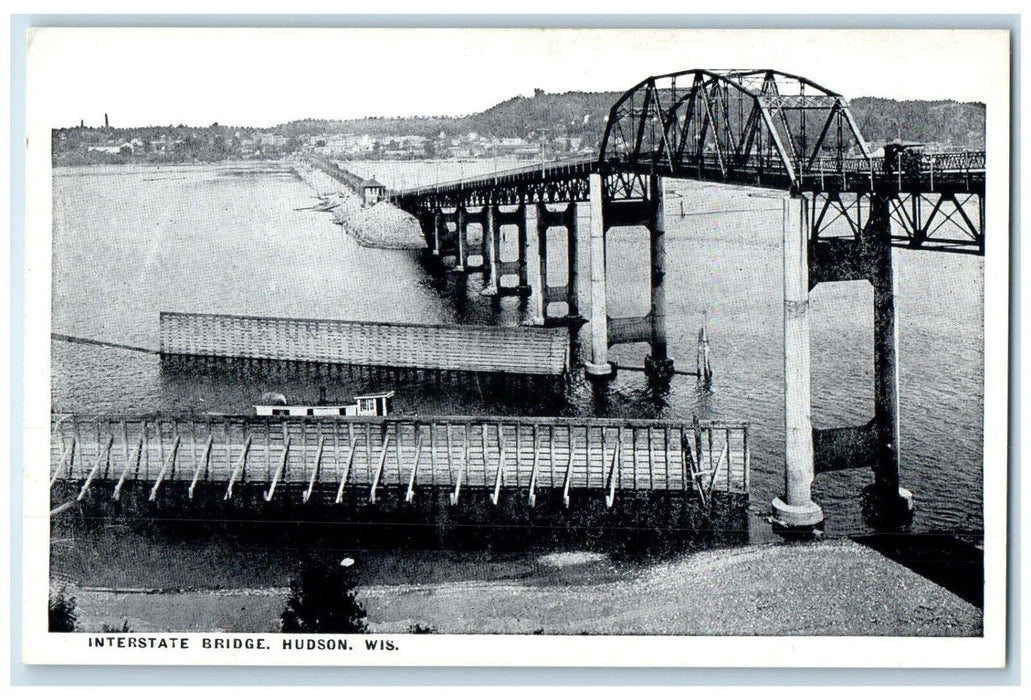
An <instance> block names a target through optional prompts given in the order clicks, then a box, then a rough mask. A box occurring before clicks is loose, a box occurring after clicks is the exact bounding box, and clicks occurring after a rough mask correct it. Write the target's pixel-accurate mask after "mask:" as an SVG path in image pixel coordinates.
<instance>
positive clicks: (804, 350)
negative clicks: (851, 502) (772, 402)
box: [773, 197, 823, 531]
mask: <svg viewBox="0 0 1031 700" xmlns="http://www.w3.org/2000/svg"><path fill="white" fill-rule="evenodd" d="M804 207H805V200H804V199H802V198H801V197H788V198H785V199H784V201H783V211H782V226H783V241H784V249H783V250H784V260H783V262H784V428H785V445H784V447H785V449H784V459H785V463H784V496H783V497H781V498H775V499H773V518H774V522H775V524H776V525H779V526H780V527H782V528H786V529H788V530H792V531H812V530H813V529H815V528H817V527H818V526H819V525H820V524H821V523H822V522H823V509H822V508H821V507H820V506H819V505H818V504H817V503H815V502H814V501H813V498H812V485H813V478H814V476H815V471H814V467H813V464H814V461H813V423H812V416H811V405H812V401H811V393H810V376H809V368H810V346H809V254H808V235H807V234H808V228H809V227H808V226H807V225H806V211H805V208H804Z"/></svg>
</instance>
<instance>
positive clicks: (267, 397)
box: [254, 387, 394, 417]
mask: <svg viewBox="0 0 1031 700" xmlns="http://www.w3.org/2000/svg"><path fill="white" fill-rule="evenodd" d="M393 398H394V392H393V391H382V392H379V393H375V394H363V395H361V396H355V397H354V400H353V401H350V402H342V403H336V402H330V401H328V400H327V399H326V389H325V388H324V387H323V388H321V389H319V401H318V403H317V404H315V405H314V406H312V405H306V404H291V403H288V402H287V400H286V397H285V396H283V394H276V393H266V394H262V396H261V399H260V401H259V403H256V404H254V412H255V414H256V415H259V416H319V417H323V416H385V415H388V414H389V413H390V403H391V400H392V399H393Z"/></svg>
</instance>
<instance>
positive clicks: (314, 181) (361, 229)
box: [290, 163, 426, 250]
mask: <svg viewBox="0 0 1031 700" xmlns="http://www.w3.org/2000/svg"><path fill="white" fill-rule="evenodd" d="M290 167H291V168H292V169H293V171H294V172H295V173H296V174H297V176H298V177H299V178H300V179H301V180H303V181H304V182H305V183H306V184H307V185H308V186H309V187H311V188H312V190H314V192H315V195H316V197H318V198H319V200H320V203H319V204H318V205H315V206H314V207H313V208H312V210H313V211H316V212H319V213H327V214H329V215H330V217H331V218H332V220H333V223H335V224H337V225H338V226H340V227H341V228H342V229H343V230H344V232H345V233H346V234H348V235H350V236H352V237H354V239H355V240H357V241H358V243H359V245H361V246H363V247H365V248H381V249H384V250H422V249H424V248H425V247H426V242H425V240H424V239H423V235H422V230H421V228H420V226H419V222H418V221H416V220H415V217H413V216H412V215H411V214H409V213H408V212H405V211H402V210H401V209H398V208H397V207H395V206H394V205H393V204H391V203H390V202H387V201H382V202H378V203H376V204H374V205H372V206H369V207H365V206H362V203H361V201H360V200H359V198H358V195H356V194H354V193H353V192H351V191H350V190H349V189H348V188H347V186H346V185H344V184H343V183H340V182H337V181H336V180H334V179H333V178H332V177H330V176H329V175H327V174H325V173H323V172H322V171H320V170H317V169H315V168H311V167H308V166H306V165H305V164H302V163H296V164H293V165H291V166H290Z"/></svg>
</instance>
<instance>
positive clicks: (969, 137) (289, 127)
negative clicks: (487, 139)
mask: <svg viewBox="0 0 1031 700" xmlns="http://www.w3.org/2000/svg"><path fill="white" fill-rule="evenodd" d="M620 94H621V93H617V92H564V93H554V94H550V93H545V92H542V91H537V93H536V94H535V95H534V96H533V97H523V96H520V97H513V98H511V99H508V100H505V101H504V102H501V103H499V104H496V105H494V106H493V107H491V108H490V109H487V110H484V111H483V112H477V113H476V114H470V115H466V116H463V117H433V116H430V117H406V118H396V119H395V118H382V117H375V118H367V119H351V120H346V121H316V120H304V121H296V122H290V123H289V124H283V125H281V126H279V127H276V131H277V132H278V133H281V134H284V135H287V136H299V135H301V134H311V133H327V134H333V133H356V134H369V135H370V136H402V135H405V134H411V135H418V136H426V137H433V136H438V135H439V134H440V133H441V132H443V133H445V134H446V135H448V136H459V135H464V134H468V133H470V132H476V133H477V134H479V135H481V136H492V137H496V138H514V137H519V138H524V139H534V138H538V137H539V136H541V135H546V136H549V137H556V136H583V137H584V140H585V142H587V143H590V144H595V145H596V144H598V142H599V141H600V140H601V136H602V133H603V132H604V128H605V117H606V116H607V115H608V111H609V108H610V107H611V106H612V104H613V103H614V102H615V101H616V100H617V99H618V98H619V96H620ZM849 104H850V106H851V109H852V114H853V116H854V117H855V119H856V123H857V124H858V125H859V129H860V131H861V132H862V134H863V136H864V137H865V138H866V139H867V140H868V141H874V142H878V141H890V140H893V139H895V138H896V137H898V136H900V135H901V137H902V139H904V140H906V141H920V142H925V143H940V144H942V145H945V146H948V147H952V148H970V149H979V148H984V138H985V106H984V104H982V103H974V102H955V101H952V100H937V101H926V100H904V101H899V100H889V99H884V98H880V97H859V98H856V99H853V100H850V103H849Z"/></svg>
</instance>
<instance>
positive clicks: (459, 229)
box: [455, 204, 469, 272]
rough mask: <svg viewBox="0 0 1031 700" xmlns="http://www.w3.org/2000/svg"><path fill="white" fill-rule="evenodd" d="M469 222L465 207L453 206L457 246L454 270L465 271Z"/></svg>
mask: <svg viewBox="0 0 1031 700" xmlns="http://www.w3.org/2000/svg"><path fill="white" fill-rule="evenodd" d="M468 234H469V222H468V217H467V216H466V211H465V207H464V206H462V205H461V204H459V205H458V206H456V207H455V239H456V244H457V246H458V258H457V260H456V262H455V272H465V268H466V264H467V262H468V257H469V241H468V239H467V237H468Z"/></svg>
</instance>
